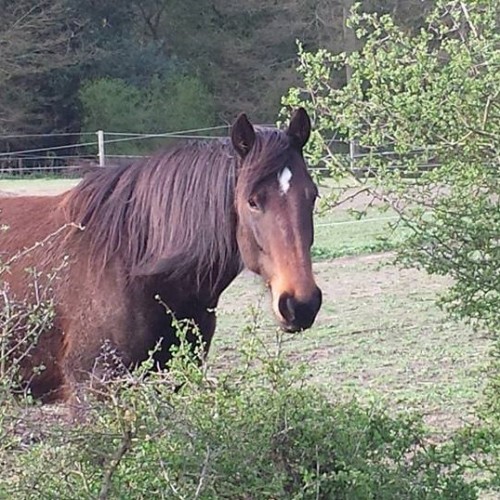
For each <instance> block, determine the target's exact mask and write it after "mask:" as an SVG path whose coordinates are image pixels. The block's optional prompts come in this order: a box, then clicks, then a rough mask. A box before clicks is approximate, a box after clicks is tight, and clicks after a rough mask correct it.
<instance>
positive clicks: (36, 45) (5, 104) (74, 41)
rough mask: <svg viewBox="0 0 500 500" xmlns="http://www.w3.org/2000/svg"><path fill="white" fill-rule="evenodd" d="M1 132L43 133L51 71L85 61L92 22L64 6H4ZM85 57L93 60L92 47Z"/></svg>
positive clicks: (0, 51)
mask: <svg viewBox="0 0 500 500" xmlns="http://www.w3.org/2000/svg"><path fill="white" fill-rule="evenodd" d="M0 8H1V10H2V16H1V18H0V55H1V58H2V64H1V65H0V132H1V131H9V132H10V133H12V132H16V130H23V131H27V130H30V129H31V130H33V129H35V130H38V131H39V130H40V125H41V123H40V122H41V120H42V119H43V112H42V111H41V109H40V108H41V106H43V103H41V102H40V100H39V97H40V96H39V95H37V92H36V89H37V87H39V86H40V85H41V82H42V81H43V77H45V76H47V75H48V74H49V73H50V72H51V71H54V70H57V69H60V68H62V67H65V66H68V65H74V64H77V63H78V62H79V60H81V58H82V57H83V54H82V52H81V51H79V48H80V37H81V33H82V31H83V30H84V28H85V24H86V21H85V19H83V18H80V19H78V18H74V17H71V16H70V15H69V11H68V8H67V5H66V2H65V1H64V0H55V1H49V0H42V1H40V2H37V3H35V4H33V2H30V1H27V0H21V1H19V2H10V1H7V0H4V1H2V2H0ZM86 52H87V53H86V55H85V57H91V56H92V48H91V47H86Z"/></svg>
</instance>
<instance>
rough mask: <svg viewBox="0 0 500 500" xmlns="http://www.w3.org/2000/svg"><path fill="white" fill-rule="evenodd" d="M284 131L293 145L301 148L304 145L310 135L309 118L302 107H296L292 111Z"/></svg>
mask: <svg viewBox="0 0 500 500" xmlns="http://www.w3.org/2000/svg"><path fill="white" fill-rule="evenodd" d="M286 133H287V134H288V136H289V137H290V138H291V139H292V141H293V145H294V146H295V147H297V148H298V149H302V148H303V147H304V146H305V144H306V142H307V141H308V140H309V136H310V135H311V119H310V118H309V115H308V114H307V111H306V110H305V109H304V108H298V109H297V110H296V111H295V112H294V114H293V116H292V118H291V119H290V125H288V129H287V131H286Z"/></svg>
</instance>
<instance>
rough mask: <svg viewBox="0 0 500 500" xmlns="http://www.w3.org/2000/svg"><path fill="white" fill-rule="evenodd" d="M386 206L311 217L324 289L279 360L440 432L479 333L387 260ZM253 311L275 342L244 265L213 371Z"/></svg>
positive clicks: (476, 387) (481, 355)
mask: <svg viewBox="0 0 500 500" xmlns="http://www.w3.org/2000/svg"><path fill="white" fill-rule="evenodd" d="M75 182H76V181H75V180H36V181H35V180H33V181H17V180H1V181H0V192H7V193H22V194H28V193H29V194H55V193H57V192H60V191H62V190H65V189H67V188H69V187H71V185H73V184H74V183H75ZM390 216H391V214H387V213H385V214H380V213H379V212H377V211H376V210H374V209H373V210H372V211H370V213H369V214H368V215H367V218H366V219H365V220H361V221H355V220H353V218H352V217H351V216H350V215H349V214H348V212H347V210H345V209H339V210H336V211H335V212H334V213H330V214H328V215H326V216H322V217H317V219H316V239H315V248H314V255H315V260H316V263H315V271H316V274H317V279H318V283H319V285H320V286H321V288H322V290H323V293H324V302H323V307H322V309H321V311H320V314H319V316H318V319H317V322H316V324H315V326H314V327H313V328H312V329H311V330H309V331H308V332H306V333H303V334H295V335H284V336H283V338H282V339H281V348H282V349H283V351H284V352H285V355H286V356H287V357H288V359H291V360H293V361H295V362H301V363H306V365H307V371H308V377H309V380H310V382H311V383H314V384H318V385H320V386H321V387H323V388H324V390H325V392H327V393H328V394H329V395H331V397H332V398H340V399H342V398H346V397H351V396H355V397H357V398H359V399H361V400H365V401H367V400H370V399H372V398H374V397H376V398H379V399H381V401H383V402H384V403H385V404H387V405H390V406H391V407H393V408H394V409H395V410H402V411H405V410H418V411H420V412H421V413H422V414H423V415H424V417H425V420H426V422H427V423H428V424H429V425H430V426H431V427H432V428H434V429H435V430H436V431H438V432H439V433H443V432H444V433H446V431H447V430H451V429H453V428H455V427H456V426H458V425H459V424H460V421H461V420H462V419H463V418H467V416H468V415H469V414H470V413H471V410H472V409H473V406H474V404H475V403H476V402H477V400H478V395H479V394H480V387H481V384H482V380H483V378H484V377H482V376H481V369H482V368H483V367H484V364H485V361H486V353H487V350H488V341H487V340H486V339H484V338H480V337H479V336H478V335H477V334H474V333H473V332H472V331H471V330H470V329H469V328H467V327H466V326H464V325H461V324H457V323H454V322H451V321H449V320H448V319H447V318H446V316H445V315H444V314H443V313H442V312H441V311H440V310H439V309H438V308H437V306H436V305H435V300H436V298H437V297H438V296H439V294H440V293H442V292H443V291H444V290H445V288H446V285H447V283H446V281H445V280H443V279H438V278H436V277H430V276H428V275H426V274H425V273H423V272H418V271H416V270H403V269H399V268H397V267H395V266H393V265H392V264H391V260H392V255H391V254H390V253H388V252H380V250H388V249H390V248H392V247H394V246H395V245H396V244H397V242H398V241H399V240H400V239H401V237H402V235H403V232H402V231H401V230H397V231H393V230H392V229H391V228H390V227H389V226H388V224H389V223H390V222H391V221H392V219H390ZM253 310H258V311H262V314H260V318H261V322H262V326H261V328H260V329H259V335H260V336H261V337H262V339H263V342H264V343H265V344H266V345H267V346H268V347H269V348H270V349H274V348H275V346H276V328H275V326H274V323H273V318H272V314H271V311H270V304H269V298H268V297H267V293H266V292H265V291H264V290H263V287H262V284H261V283H260V281H259V280H258V279H257V278H255V277H254V276H252V275H250V274H249V273H243V275H242V276H240V277H239V278H238V279H237V280H236V281H235V282H234V283H233V284H232V285H231V287H230V288H229V289H228V290H227V292H226V293H225V294H224V295H223V297H222V300H221V304H220V309H219V326H218V331H217V333H216V336H215V340H214V344H213V350H212V351H211V353H210V363H211V365H212V368H213V370H214V372H218V371H220V370H223V369H224V367H225V366H227V365H228V364H229V363H235V362H238V354H237V350H236V346H237V345H238V342H239V339H240V335H241V331H242V325H244V324H245V323H246V322H247V321H248V319H249V317H250V315H251V314H250V313H251V311H253Z"/></svg>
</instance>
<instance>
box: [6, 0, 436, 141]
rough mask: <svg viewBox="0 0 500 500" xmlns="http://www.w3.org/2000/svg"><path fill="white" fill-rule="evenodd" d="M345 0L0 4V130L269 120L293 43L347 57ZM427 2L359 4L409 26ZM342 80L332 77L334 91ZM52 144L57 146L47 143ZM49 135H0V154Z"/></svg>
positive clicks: (287, 80)
mask: <svg viewBox="0 0 500 500" xmlns="http://www.w3.org/2000/svg"><path fill="white" fill-rule="evenodd" d="M352 3H353V2H352V0H283V1H280V2H267V1H261V0H248V1H247V2H244V3H243V4H240V3H235V2H230V1H228V0H182V1H181V0H131V1H129V2H118V1H116V0H100V1H96V0H39V1H36V2H35V1H33V0H19V1H16V2H14V1H12V0H0V7H1V10H2V16H1V18H0V59H1V62H2V64H1V65H0V134H12V135H15V134H35V133H36V134H44V133H60V132H77V133H78V132H80V131H85V130H88V131H92V132H93V131H95V130H96V129H98V128H104V129H106V130H108V131H120V132H125V131H126V132H166V131H172V130H179V129H184V128H191V127H203V126H210V125H213V124H215V123H217V124H220V123H221V122H222V123H223V122H224V121H230V120H231V119H232V118H233V117H234V115H235V114H236V113H237V112H239V111H241V110H245V111H246V112H248V113H250V114H251V115H252V117H253V119H254V120H257V121H260V122H274V121H275V119H276V116H277V114H278V111H279V108H280V99H281V97H282V96H283V95H284V94H285V93H286V91H287V89H288V88H290V87H291V86H294V85H297V84H298V83H299V79H298V78H299V75H298V74H297V72H296V70H295V67H296V64H297V45H296V40H297V39H300V40H301V41H302V43H303V44H304V46H305V47H306V48H307V49H309V50H315V49H316V48H318V47H324V48H326V49H328V50H331V51H333V52H340V51H343V50H347V51H348V52H349V51H352V50H353V49H354V48H355V44H356V41H355V39H354V37H353V36H352V35H351V34H350V33H349V31H348V30H346V28H345V19H346V16H347V13H348V10H349V8H350V7H351V6H352ZM433 3H434V2H431V1H429V0H425V1H421V0H384V1H380V2H376V1H373V0H366V1H363V2H361V4H362V10H364V11H367V12H372V11H377V12H389V13H391V14H393V15H394V16H395V17H396V19H398V20H399V21H400V22H401V23H402V24H403V25H404V26H405V27H407V28H408V29H411V28H413V27H417V26H419V25H420V23H421V22H422V19H423V16H424V14H425V12H426V10H427V9H428V8H429V7H430V6H431V5H432V4H433ZM344 78H345V75H344V74H338V75H337V76H336V79H337V80H338V83H339V84H342V81H343V80H344ZM59 140H61V139H59ZM34 145H35V146H37V147H38V146H41V145H43V146H51V145H54V139H53V138H30V139H29V141H28V140H27V139H22V140H20V139H19V138H16V139H9V140H5V139H4V140H3V141H2V143H1V147H2V149H4V150H5V149H7V150H8V149H12V150H14V149H17V148H19V147H21V146H34Z"/></svg>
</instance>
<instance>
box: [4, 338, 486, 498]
mask: <svg viewBox="0 0 500 500" xmlns="http://www.w3.org/2000/svg"><path fill="white" fill-rule="evenodd" d="M257 339H258V337H256V336H255V335H254V332H252V335H251V337H250V338H249V339H248V340H246V341H245V342H243V344H242V345H243V347H242V350H241V358H240V362H239V363H238V364H237V365H236V366H235V367H234V368H232V369H229V371H227V372H225V373H224V375H222V376H220V378H219V380H218V381H217V383H214V382H212V381H211V380H210V379H209V378H208V377H207V373H206V370H205V368H204V367H201V368H200V367H198V365H197V364H196V363H193V362H192V361H193V359H192V358H193V354H191V353H190V351H189V350H188V349H187V348H186V345H185V343H181V347H180V348H179V352H178V353H177V354H176V356H175V357H174V360H173V363H172V367H171V370H170V372H169V373H168V374H161V375H152V376H148V377H146V376H145V375H144V374H145V372H144V371H142V370H139V371H137V372H135V373H133V374H130V375H128V376H127V377H126V380H122V381H119V382H115V383H114V384H112V385H109V386H108V387H107V389H106V392H107V394H106V397H105V398H104V399H101V400H100V401H97V400H95V401H92V410H91V412H90V414H89V422H88V423H85V424H81V425H79V426H78V427H69V426H68V425H63V424H62V423H61V421H59V424H57V423H56V422H57V420H56V419H54V418H52V419H51V420H52V422H51V421H49V420H47V421H42V422H41V423H40V422H38V425H37V426H34V427H35V429H36V431H35V432H33V430H32V431H31V432H30V433H29V436H28V438H27V436H26V435H24V436H23V435H22V433H21V434H19V433H18V435H17V436H15V437H12V436H11V438H10V439H9V440H8V441H3V442H4V443H7V442H8V443H9V444H8V446H7V445H2V446H1V447H0V463H1V464H2V465H1V467H2V469H3V471H2V473H1V474H0V496H1V497H5V498H23V499H29V498H37V499H38V498H58V499H63V498H68V499H69V498H101V499H102V498H204V499H215V498H217V499H219V498H242V499H243V498H244V499H253V498H255V499H260V498H273V499H278V498H283V499H285V498H286V499H294V498H295V499H299V498H301V499H306V498H332V499H333V498H335V499H360V498H363V499H368V498H382V499H385V498H387V499H393V498H405V499H412V498H415V499H417V498H418V499H421V498H432V499H435V498H453V499H472V498H477V485H478V484H479V483H478V482H476V481H475V480H472V479H469V480H468V481H466V480H465V473H466V472H467V471H469V466H470V465H471V462H470V460H466V455H465V453H470V452H471V450H470V449H468V448H467V447H468V446H469V444H470V442H471V441H470V440H469V441H467V440H464V441H460V440H456V441H454V442H448V443H446V444H444V445H441V446H437V445H434V444H431V443H430V442H429V440H428V438H427V436H426V433H425V430H424V428H423V426H422V425H421V422H420V421H419V419H418V418H416V417H413V416H404V415H402V416H391V415H389V413H388V412H387V411H384V410H383V409H380V408H377V407H370V408H366V407H363V406H361V405H359V404H357V403H356V402H351V403H347V404H346V403H343V404H333V403H332V402H331V401H328V400H327V399H326V398H325V396H324V395H322V394H321V393H320V391H319V390H318V389H316V388H314V387H311V386H310V385H307V384H306V383H305V376H304V373H303V370H302V369H300V368H297V367H295V368H292V367H291V366H289V365H288V364H286V363H285V362H284V361H283V359H282V358H281V357H280V356H279V355H278V356H275V355H270V354H269V353H268V354H265V355H261V350H260V349H258V345H259V343H258V340H257ZM194 356H196V354H195V355H194ZM174 387H177V388H178V390H173V388H174ZM33 411H34V410H33ZM20 421H21V420H19V422H20ZM6 431H7V427H4V428H3V429H2V430H1V432H2V433H3V434H4V436H7V434H8V432H6ZM469 475H470V474H469Z"/></svg>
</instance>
